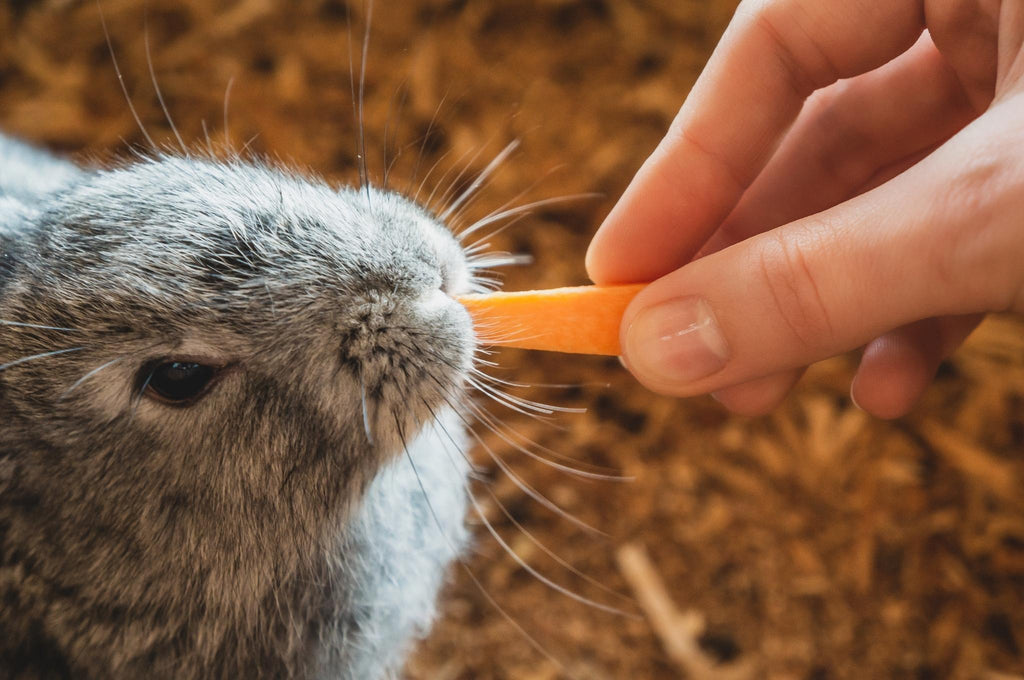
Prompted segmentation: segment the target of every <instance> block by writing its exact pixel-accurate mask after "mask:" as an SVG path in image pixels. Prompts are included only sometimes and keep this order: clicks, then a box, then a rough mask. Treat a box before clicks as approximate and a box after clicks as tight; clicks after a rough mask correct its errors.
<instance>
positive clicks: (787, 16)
mask: <svg viewBox="0 0 1024 680" xmlns="http://www.w3.org/2000/svg"><path fill="white" fill-rule="evenodd" d="M798 9H799V4H796V5H795V6H790V5H783V4H782V3H774V2H762V3H758V5H757V6H756V8H755V9H752V10H751V11H750V13H749V15H750V17H751V25H752V26H753V28H754V29H755V30H757V31H760V32H761V33H763V34H764V35H765V36H766V37H767V38H768V41H769V44H770V45H771V48H772V54H773V56H774V57H775V58H776V60H777V61H778V62H779V65H780V66H781V67H782V69H783V71H784V73H785V75H786V77H787V78H788V79H789V82H790V85H791V87H792V89H793V91H794V92H795V93H796V94H797V95H799V96H800V97H801V98H805V97H807V96H808V95H810V94H811V93H812V92H814V91H815V90H819V89H821V88H823V87H825V86H827V85H830V84H832V83H834V82H835V81H836V80H838V79H839V69H838V68H837V67H836V66H835V64H834V63H833V61H832V59H831V58H830V57H829V54H828V52H827V51H826V50H825V49H824V47H822V45H821V44H820V43H819V41H818V39H817V38H816V37H815V36H814V35H813V34H812V33H810V32H809V31H808V30H807V29H806V28H805V27H804V24H803V21H802V19H804V17H802V16H801V15H800V13H798V12H797V10H798ZM804 20H805V19H804Z"/></svg>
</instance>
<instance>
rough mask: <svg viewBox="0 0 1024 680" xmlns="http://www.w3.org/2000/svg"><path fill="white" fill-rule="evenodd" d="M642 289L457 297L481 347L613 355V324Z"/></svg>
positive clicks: (616, 335) (587, 288) (578, 289)
mask: <svg viewBox="0 0 1024 680" xmlns="http://www.w3.org/2000/svg"><path fill="white" fill-rule="evenodd" d="M643 288H644V284H636V285H627V286H576V287H572V288H552V289H548V290H524V291H518V292H497V293H481V294H472V295H460V296H457V297H456V300H458V301H459V302H461V303H462V304H463V305H464V306H465V307H466V309H467V310H469V314H470V316H472V317H473V324H474V326H475V327H476V332H477V336H478V337H479V338H480V340H481V341H482V342H486V343H489V344H494V345H506V346H509V347H522V348H524V349H542V350H547V351H550V352H570V353H573V354H605V355H608V356H617V355H619V354H621V353H622V350H621V348H620V347H619V325H620V324H621V323H622V314H623V312H625V311H626V306H627V305H628V304H629V302H630V300H632V299H633V297H634V296H635V295H636V294H637V293H639V292H640V291H641V290H642V289H643Z"/></svg>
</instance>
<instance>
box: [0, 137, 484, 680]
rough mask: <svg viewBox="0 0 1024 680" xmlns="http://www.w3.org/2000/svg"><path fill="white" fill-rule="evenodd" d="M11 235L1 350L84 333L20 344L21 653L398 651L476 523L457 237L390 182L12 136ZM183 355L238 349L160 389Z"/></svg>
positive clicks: (5, 401) (183, 661)
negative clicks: (150, 376) (196, 394)
mask: <svg viewBox="0 0 1024 680" xmlns="http://www.w3.org/2000/svg"><path fill="white" fill-rule="evenodd" d="M0 255H2V258H0V319H3V320H4V321H5V322H6V323H5V325H2V326H0V364H9V363H11V362H16V361H17V360H19V359H22V358H24V357H30V356H34V355H38V354H43V353H46V352H53V351H55V350H64V349H68V350H73V351H68V352H65V353H61V354H53V355H51V356H46V357H42V358H36V359H31V360H27V361H24V362H22V363H17V364H14V365H10V366H9V367H7V368H6V369H5V370H2V371H0V676H4V674H5V673H6V674H11V675H15V676H22V677H62V676H70V677H76V678H78V677H139V676H146V677H148V678H161V677H174V678H200V677H203V678H208V677H246V678H248V677H275V678H278V677H282V678H283V677H289V678H291V677H294V678H319V677H332V678H360V679H363V678H376V677H381V676H384V675H387V674H389V673H392V672H394V671H396V669H399V668H400V667H401V664H402V661H403V659H404V656H405V653H406V652H407V651H408V645H409V643H410V641H411V640H412V639H414V638H415V637H416V636H417V635H419V634H422V633H424V632H425V631H426V629H427V628H428V626H429V624H430V622H431V619H432V618H433V616H434V613H435V598H436V595H437V591H438V589H439V588H440V586H441V584H442V582H443V579H444V574H445V569H446V567H447V565H448V564H449V563H450V562H451V561H452V560H453V559H454V558H455V556H456V553H457V552H458V550H460V549H461V548H462V547H463V546H464V544H465V542H466V540H467V535H466V530H465V528H464V525H463V516H464V512H465V509H466V500H467V499H466V496H465V484H466V476H467V473H468V466H467V463H466V462H465V457H464V455H463V449H464V448H465V441H464V432H463V428H462V427H461V422H460V420H459V417H458V416H457V415H456V414H455V412H454V411H453V409H452V406H451V405H452V404H457V400H459V399H460V398H462V390H463V382H464V379H465V376H466V373H467V371H468V370H469V368H470V366H471V360H472V354H473V351H474V340H473V332H472V328H471V324H470V320H469V318H468V315H467V314H466V312H465V310H464V309H463V308H461V307H460V306H459V305H457V304H456V303H455V302H454V301H453V300H452V299H451V297H450V296H449V295H447V294H446V293H453V292H458V291H460V290H463V289H465V288H466V287H467V286H468V282H469V272H468V270H467V266H466V262H465V258H464V255H463V252H462V250H461V248H460V247H459V246H458V244H457V242H456V240H455V239H454V238H452V236H451V235H450V234H449V233H448V232H447V231H446V230H445V229H444V228H443V227H442V226H441V225H440V224H438V223H437V222H436V221H435V220H434V219H433V218H432V217H431V216H429V215H428V214H427V213H426V212H424V211H423V210H421V209H420V208H419V207H417V206H416V205H414V204H412V203H410V202H408V201H407V200H405V199H403V198H401V197H399V196H397V195H395V194H391V193H386V192H382V191H379V190H375V189H372V188H371V189H370V190H369V191H368V192H367V191H365V190H363V189H360V190H358V191H356V190H353V189H342V190H336V189H333V188H330V187H328V186H327V185H325V184H323V183H321V182H318V181H316V180H312V179H308V178H303V177H298V176H294V175H290V174H287V173H285V172H282V171H279V170H276V169H273V168H269V167H263V166H259V165H253V164H247V163H242V162H229V163H221V162H212V161H205V160H199V159H182V158H171V157H158V158H155V159H153V160H148V161H142V162H139V163H136V164H133V165H128V166H124V167H121V168H118V169H114V170H108V171H99V172H89V171H82V170H78V169H76V168H74V167H73V166H70V165H66V164H64V163H63V162H62V161H57V160H55V159H53V158H51V157H49V156H46V155H43V154H42V153H40V152H36V151H34V150H32V149H29V148H28V147H25V146H23V145H20V144H19V143H17V142H13V141H11V140H8V139H5V138H3V137H0ZM10 322H15V323H21V324H34V325H36V326H51V327H54V328H55V329H71V330H53V329H46V328H38V327H30V326H17V325H11V324H10ZM175 357H186V358H187V360H190V361H196V362H199V363H203V364H209V365H215V366H220V367H223V368H222V369H221V370H220V372H219V373H218V378H217V379H216V382H215V384H213V386H212V387H211V388H210V389H209V390H208V392H207V393H206V394H205V396H203V397H201V398H200V399H198V400H197V401H195V402H194V403H192V404H191V405H187V406H179V407H175V406H171V405H168V404H164V403H160V402H159V401H157V400H154V399H151V398H148V397H146V396H141V392H142V389H141V384H140V383H142V381H143V378H144V373H145V371H144V368H142V367H144V366H145V365H146V362H152V361H154V360H161V359H164V358H171V359H172V360H173V358H175ZM364 403H365V408H364ZM364 421H365V422H364ZM424 492H426V493H425V494H424Z"/></svg>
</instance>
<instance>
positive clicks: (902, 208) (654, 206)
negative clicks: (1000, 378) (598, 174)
mask: <svg viewBox="0 0 1024 680" xmlns="http://www.w3.org/2000/svg"><path fill="white" fill-rule="evenodd" d="M990 5H991V6H992V7H996V8H997V10H996V11H995V12H988V11H982V10H981V9H979V8H980V7H983V6H984V7H988V6H990ZM1022 122H1024V5H1021V4H1020V3H978V2H977V1H976V0H867V1H866V2H857V3H850V2H846V1H845V0H775V1H771V0H762V1H761V2H746V3H743V4H741V6H740V9H739V11H738V12H737V15H736V17H735V18H734V20H733V22H732V24H731V26H730V27H729V29H728V30H727V31H726V34H725V36H724V38H723V40H722V42H721V44H720V45H719V47H718V49H717V50H716V52H715V54H714V56H713V57H712V59H711V61H710V62H709V64H708V67H707V69H706V70H705V72H704V74H703V75H702V76H701V78H700V79H699V81H698V82H697V84H696V85H695V87H694V89H693V91H692V92H691V94H690V96H689V98H688V99H687V101H686V103H685V105H684V106H683V108H682V109H681V111H680V112H679V114H678V116H677V118H676V120H675V121H674V123H673V124H672V127H671V129H670V131H669V134H668V135H667V136H666V137H665V139H664V140H663V142H662V143H661V145H660V146H659V147H658V148H657V149H656V150H655V152H654V153H653V154H652V155H651V157H650V158H649V159H648V160H647V162H646V163H645V164H644V166H643V167H642V168H641V169H640V171H639V172H638V174H637V176H636V177H635V178H634V180H633V182H632V183H631V185H630V186H629V188H628V189H627V190H626V192H625V194H624V195H623V197H622V198H621V200H620V201H619V203H618V204H617V205H616V206H615V208H614V209H613V210H612V212H611V214H610V215H609V216H608V218H607V220H606V221H605V223H604V224H603V225H602V227H601V229H600V230H599V232H598V233H597V235H596V236H595V238H594V241H593V243H592V244H591V247H590V250H589V252H588V256H587V266H588V271H589V273H590V275H591V278H592V279H593V280H594V281H595V282H596V283H598V284H600V285H612V284H623V283H636V282H648V281H651V282H652V283H651V284H650V285H649V286H648V287H646V288H645V289H644V290H642V291H641V292H640V293H638V294H637V296H636V298H635V299H634V300H633V301H632V303H631V304H630V305H629V307H628V308H627V310H626V312H625V317H624V320H623V324H622V328H621V338H622V352H623V355H624V360H625V363H626V365H627V366H628V367H629V368H630V370H631V371H632V372H633V373H634V374H635V375H636V376H637V378H638V379H639V380H640V381H641V382H643V383H644V384H645V385H647V386H648V387H650V388H651V389H653V390H656V391H658V392H662V393H665V394H669V395H676V396H689V395H695V394H701V393H708V392H711V393H714V394H715V395H716V396H717V397H718V398H719V399H720V400H721V401H722V402H723V403H724V404H725V405H726V406H728V407H729V408H731V409H733V410H735V411H738V412H742V413H751V414H753V413H763V412H766V411H768V410H770V409H772V408H773V407H774V406H775V405H776V404H777V403H778V402H779V401H780V400H781V399H782V398H783V397H784V395H785V393H786V392H787V391H788V389H789V388H790V387H791V386H792V385H793V383H794V382H795V381H796V380H797V379H798V377H799V375H800V372H801V371H802V369H803V367H804V366H806V365H808V364H809V363H812V362H814V361H817V360H819V359H823V358H826V357H829V356H832V355H835V354H838V353H842V352H845V351H848V350H851V349H855V348H857V347H865V351H864V355H863V358H862V360H861V365H860V368H859V370H858V373H857V375H856V377H855V379H854V383H853V386H852V394H853V397H854V399H855V400H856V401H857V403H859V404H860V405H861V406H862V407H863V408H864V409H866V410H867V411H869V412H871V413H873V414H875V415H877V416H880V417H896V416H899V415H902V414H903V413H905V412H906V411H907V410H909V409H910V407H911V406H912V405H913V403H914V402H915V401H916V400H917V399H918V398H919V397H920V395H921V394H922V392H923V391H924V390H925V388H926V387H927V385H928V384H929V382H930V381H931V379H932V377H933V376H934V373H935V370H936V368H937V367H938V364H939V362H940V361H941V360H942V359H943V358H944V357H946V356H948V354H949V353H950V352H952V351H953V350H954V349H955V348H956V347H957V346H958V345H959V344H960V343H961V342H962V341H963V340H964V339H965V338H966V336H967V334H969V333H970V331H971V330H972V329H973V328H974V327H975V326H976V324H977V323H978V321H979V319H980V318H981V315H983V314H984V313H987V312H992V311H1014V312H1016V313H1018V314H1021V313H1024V267H1021V265H1020V263H1021V260H1022V258H1024V226H1022V225H1024V223H1022V222H1021V217H1020V216H1021V215H1024V163H1021V161H1020V159H1021V158H1024V125H1022Z"/></svg>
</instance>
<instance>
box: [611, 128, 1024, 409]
mask: <svg viewBox="0 0 1024 680" xmlns="http://www.w3.org/2000/svg"><path fill="white" fill-rule="evenodd" d="M983 118H985V117H983ZM992 122H993V121H991V120H989V121H987V122H985V123H984V125H985V126H987V127H988V130H989V133H986V131H985V129H984V128H983V127H982V126H981V125H974V126H969V127H968V128H967V129H965V130H964V131H963V132H962V133H961V134H960V135H958V137H955V138H954V139H953V140H951V141H950V142H949V143H948V144H947V145H945V146H944V147H942V148H941V149H939V150H938V151H937V152H936V153H935V154H933V155H932V156H930V157H929V158H927V159H925V160H924V161H922V162H921V163H920V164H919V165H917V166H915V167H914V168H911V170H909V171H908V172H906V173H904V174H903V175H901V176H899V177H897V178H896V179H894V180H892V181H890V182H889V183H887V184H885V185H883V186H881V187H879V188H877V189H875V190H874V191H872V192H869V193H867V194H864V195H862V196H860V197H858V198H855V199H853V200H851V201H849V202H847V203H844V204H841V205H839V206H837V207H835V208H833V209H831V210H829V211H826V212H824V213H821V214H818V215H815V216H813V217H810V218H806V219H803V220H800V221H798V222H794V223H791V224H789V225H786V226H783V227H779V228H778V229H774V230H772V231H769V232H766V233H763V234H760V235H758V236H755V237H753V238H750V239H748V240H746V241H743V242H741V243H739V244H736V245H734V246H732V247H730V248H727V249H725V250H722V251H719V252H717V253H714V254H712V255H708V256H706V257H703V258H700V259H698V260H696V261H694V262H692V263H690V264H689V265H687V266H685V267H683V268H681V269H679V270H677V271H675V272H673V273H671V274H669V275H667V276H665V277H663V278H661V279H659V280H658V281H655V282H654V283H652V284H651V285H650V286H648V287H647V288H646V289H644V290H643V291H642V292H641V293H640V294H639V295H638V296H637V297H636V299H634V301H633V302H632V304H631V305H630V307H629V309H627V311H626V315H625V318H624V319H623V326H622V347H623V358H624V360H625V363H626V365H627V366H628V367H629V368H630V370H631V371H633V373H634V374H635V375H636V376H637V378H638V379H639V380H640V381H641V382H643V383H644V384H645V385H647V386H648V387H650V388H651V389H653V390H655V391H657V392H662V393H665V394H672V395H678V396H687V395H692V394H701V393H705V392H711V391H715V390H720V389H723V388H725V387H729V386H731V385H735V384H738V383H742V382H745V381H749V380H751V379H754V378H758V377H761V376H765V375H769V374H772V373H778V372H780V371H786V370H788V369H793V368H797V367H801V366H806V365H807V364H810V363H812V362H814V361H818V360H820V359H824V358H827V357H830V356H834V355H836V354H840V353H842V352H845V351H848V350H851V349H854V348H857V347H859V346H862V345H864V344H865V343H867V342H869V341H871V340H872V339H874V338H876V337H878V336H880V335H882V334H883V333H885V332H887V331H889V330H891V329H894V328H897V327H900V326H903V325H905V324H907V323H910V322H913V321H917V320H919V319H924V318H928V317H933V316H944V315H959V314H969V313H973V312H985V311H995V310H1002V309H1008V308H1013V307H1014V305H1015V304H1017V305H1019V304H1020V300H1019V299H1017V298H1016V297H1015V296H1019V295H1020V286H1021V285H1022V281H1020V279H1021V278H1022V274H1021V272H1020V269H1021V268H1020V267H1019V266H1018V263H1019V260H1020V258H1021V257H1022V256H1024V236H1022V233H1021V232H1022V230H1021V229H1019V228H1018V225H1017V224H1016V222H1017V221H1018V220H1019V217H1018V216H1019V215H1021V214H1024V198H1022V197H1024V190H1022V189H1024V172H1021V169H1020V168H1019V167H1017V165H1018V164H1017V162H1016V161H1015V160H1013V159H1014V155H1015V154H1018V153H1019V146H1020V144H1014V143H1008V137H1009V135H1005V134H1004V135H999V134H997V135H994V136H993V135H991V134H990V132H991V129H992V127H998V126H993V125H992ZM1017 136H1019V135H1017ZM993 137H994V138H993ZM1010 147H1018V150H1017V151H1009V150H1008V149H1009V148H1010ZM1004 159H1005V160H1004Z"/></svg>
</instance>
